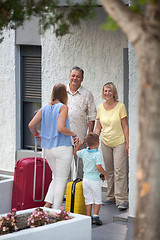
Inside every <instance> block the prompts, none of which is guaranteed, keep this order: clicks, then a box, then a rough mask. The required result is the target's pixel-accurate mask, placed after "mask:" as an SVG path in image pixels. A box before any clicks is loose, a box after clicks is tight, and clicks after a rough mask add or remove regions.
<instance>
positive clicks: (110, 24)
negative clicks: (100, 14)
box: [101, 16, 118, 31]
mask: <svg viewBox="0 0 160 240" xmlns="http://www.w3.org/2000/svg"><path fill="white" fill-rule="evenodd" d="M101 28H103V29H104V30H106V31H116V30H117V28H118V26H117V24H116V22H115V21H114V20H113V19H112V18H111V17H110V16H109V17H108V18H107V20H106V23H104V24H103V25H101Z"/></svg>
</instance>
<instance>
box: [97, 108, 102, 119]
mask: <svg viewBox="0 0 160 240" xmlns="http://www.w3.org/2000/svg"><path fill="white" fill-rule="evenodd" d="M100 111H101V105H99V106H98V110H97V116H96V119H99V118H100Z"/></svg>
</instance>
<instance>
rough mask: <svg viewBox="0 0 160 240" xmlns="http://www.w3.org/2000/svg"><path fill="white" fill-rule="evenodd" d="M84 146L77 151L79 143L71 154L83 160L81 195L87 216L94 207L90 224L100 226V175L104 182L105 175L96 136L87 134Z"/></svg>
mask: <svg viewBox="0 0 160 240" xmlns="http://www.w3.org/2000/svg"><path fill="white" fill-rule="evenodd" d="M86 145H87V148H85V149H82V150H80V151H78V149H79V147H80V143H79V144H78V146H77V147H76V148H75V150H74V152H73V154H74V155H76V154H77V156H78V157H79V158H82V160H83V172H84V173H83V194H84V198H85V205H86V213H87V216H91V212H92V205H94V213H93V217H92V224H96V225H102V221H101V220H100V219H99V210H100V206H101V203H102V192H101V179H100V173H101V174H103V175H104V180H106V179H107V174H106V172H105V170H104V169H103V167H102V163H103V161H102V155H101V153H100V152H99V151H98V147H99V137H98V135H97V134H95V133H89V134H88V135H87V137H86Z"/></svg>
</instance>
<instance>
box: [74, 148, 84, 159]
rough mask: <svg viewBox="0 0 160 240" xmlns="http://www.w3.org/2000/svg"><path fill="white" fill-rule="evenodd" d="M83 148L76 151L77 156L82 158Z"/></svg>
mask: <svg viewBox="0 0 160 240" xmlns="http://www.w3.org/2000/svg"><path fill="white" fill-rule="evenodd" d="M83 152H84V149H82V150H79V151H77V153H76V154H77V157H79V158H82V156H83Z"/></svg>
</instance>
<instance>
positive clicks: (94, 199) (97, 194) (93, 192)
mask: <svg viewBox="0 0 160 240" xmlns="http://www.w3.org/2000/svg"><path fill="white" fill-rule="evenodd" d="M83 194H84V198H85V204H86V205H89V204H94V203H95V204H101V203H102V189H101V181H93V180H90V179H86V178H83Z"/></svg>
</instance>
